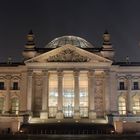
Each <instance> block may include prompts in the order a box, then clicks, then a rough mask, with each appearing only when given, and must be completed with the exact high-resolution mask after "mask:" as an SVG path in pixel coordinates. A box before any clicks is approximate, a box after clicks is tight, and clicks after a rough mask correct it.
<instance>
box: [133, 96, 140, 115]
mask: <svg viewBox="0 0 140 140" xmlns="http://www.w3.org/2000/svg"><path fill="white" fill-rule="evenodd" d="M133 113H134V114H137V113H140V98H138V97H135V98H133Z"/></svg>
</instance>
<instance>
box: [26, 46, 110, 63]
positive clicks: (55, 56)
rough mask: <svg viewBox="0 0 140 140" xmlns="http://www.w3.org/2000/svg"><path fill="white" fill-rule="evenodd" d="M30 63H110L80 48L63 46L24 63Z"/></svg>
mask: <svg viewBox="0 0 140 140" xmlns="http://www.w3.org/2000/svg"><path fill="white" fill-rule="evenodd" d="M32 62H42V63H44V62H46V63H50V62H109V63H112V61H111V60H109V59H106V58H104V57H102V56H99V55H97V54H94V53H91V52H88V51H86V50H83V49H81V48H78V47H75V46H72V45H65V46H62V47H59V48H56V49H53V50H52V51H49V52H46V53H43V54H40V55H38V56H36V57H34V58H31V59H29V60H27V61H26V62H25V63H32Z"/></svg>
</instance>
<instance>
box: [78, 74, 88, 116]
mask: <svg viewBox="0 0 140 140" xmlns="http://www.w3.org/2000/svg"><path fill="white" fill-rule="evenodd" d="M79 92H80V95H79V96H80V97H79V104H80V116H81V117H88V77H87V74H82V73H81V74H80V75H79Z"/></svg>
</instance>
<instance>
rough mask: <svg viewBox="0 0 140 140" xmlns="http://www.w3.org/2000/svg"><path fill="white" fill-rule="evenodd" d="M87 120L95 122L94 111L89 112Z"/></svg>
mask: <svg viewBox="0 0 140 140" xmlns="http://www.w3.org/2000/svg"><path fill="white" fill-rule="evenodd" d="M89 119H90V120H95V119H96V112H95V111H90V112H89Z"/></svg>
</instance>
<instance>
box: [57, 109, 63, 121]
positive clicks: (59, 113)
mask: <svg viewBox="0 0 140 140" xmlns="http://www.w3.org/2000/svg"><path fill="white" fill-rule="evenodd" d="M63 118H64V114H63V112H62V111H58V112H57V114H56V119H58V120H62V119H63Z"/></svg>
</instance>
